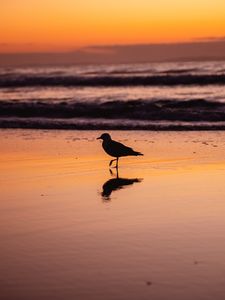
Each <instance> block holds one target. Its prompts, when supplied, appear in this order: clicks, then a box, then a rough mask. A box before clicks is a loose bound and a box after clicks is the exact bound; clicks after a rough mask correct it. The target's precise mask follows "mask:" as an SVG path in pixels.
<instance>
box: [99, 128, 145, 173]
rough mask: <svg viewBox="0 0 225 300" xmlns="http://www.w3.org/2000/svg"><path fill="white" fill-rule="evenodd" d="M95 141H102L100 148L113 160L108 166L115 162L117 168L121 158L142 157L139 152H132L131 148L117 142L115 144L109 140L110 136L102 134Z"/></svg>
mask: <svg viewBox="0 0 225 300" xmlns="http://www.w3.org/2000/svg"><path fill="white" fill-rule="evenodd" d="M97 140H103V142H102V147H103V149H104V150H105V152H106V153H107V154H108V155H110V156H113V157H116V158H115V159H112V160H111V161H110V163H109V166H111V165H112V163H113V162H114V161H116V168H118V160H119V158H120V157H122V156H139V155H143V154H142V153H141V152H137V151H134V150H133V149H132V148H130V147H127V146H125V145H123V144H121V143H119V142H116V141H114V140H112V139H111V136H110V135H109V134H108V133H103V134H102V135H101V136H100V137H98V138H97Z"/></svg>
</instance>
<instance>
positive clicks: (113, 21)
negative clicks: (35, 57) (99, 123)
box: [0, 0, 225, 53]
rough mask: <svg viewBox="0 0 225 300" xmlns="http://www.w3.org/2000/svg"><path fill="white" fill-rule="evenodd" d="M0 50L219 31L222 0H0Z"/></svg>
mask: <svg viewBox="0 0 225 300" xmlns="http://www.w3.org/2000/svg"><path fill="white" fill-rule="evenodd" d="M0 23H1V31H0V52H5V53H7V52H39V51H66V50H72V49H76V48H79V47H82V46H87V45H113V44H139V43H164V42H182V41H193V40H196V39H204V38H205V39H210V38H221V37H224V36H225V1H224V0H213V1H212V0H188V1H186V0H185V1H181V0H170V1H169V0H157V1H150V0H114V1H106V0H104V1H103V0H1V4H0Z"/></svg>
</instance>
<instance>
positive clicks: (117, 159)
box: [116, 157, 119, 170]
mask: <svg viewBox="0 0 225 300" xmlns="http://www.w3.org/2000/svg"><path fill="white" fill-rule="evenodd" d="M118 161H119V157H117V158H116V169H117V170H118Z"/></svg>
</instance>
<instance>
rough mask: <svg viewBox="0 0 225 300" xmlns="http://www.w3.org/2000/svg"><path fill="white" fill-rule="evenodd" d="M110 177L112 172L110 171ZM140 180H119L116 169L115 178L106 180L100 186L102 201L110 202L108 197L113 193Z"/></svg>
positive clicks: (140, 179)
mask: <svg viewBox="0 0 225 300" xmlns="http://www.w3.org/2000/svg"><path fill="white" fill-rule="evenodd" d="M110 173H111V175H112V176H113V175H114V174H113V172H112V171H111V170H110ZM141 181H142V178H121V177H119V173H118V168H117V169H116V178H111V179H109V180H107V181H106V182H105V183H104V184H103V186H102V193H101V195H102V199H103V200H110V195H111V193H112V192H113V191H117V190H121V189H123V188H124V187H126V186H128V185H132V184H134V183H137V182H141Z"/></svg>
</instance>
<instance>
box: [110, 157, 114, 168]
mask: <svg viewBox="0 0 225 300" xmlns="http://www.w3.org/2000/svg"><path fill="white" fill-rule="evenodd" d="M114 161H115V159H112V160H111V161H110V163H109V166H110V167H111V165H112V163H113V162H114Z"/></svg>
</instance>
